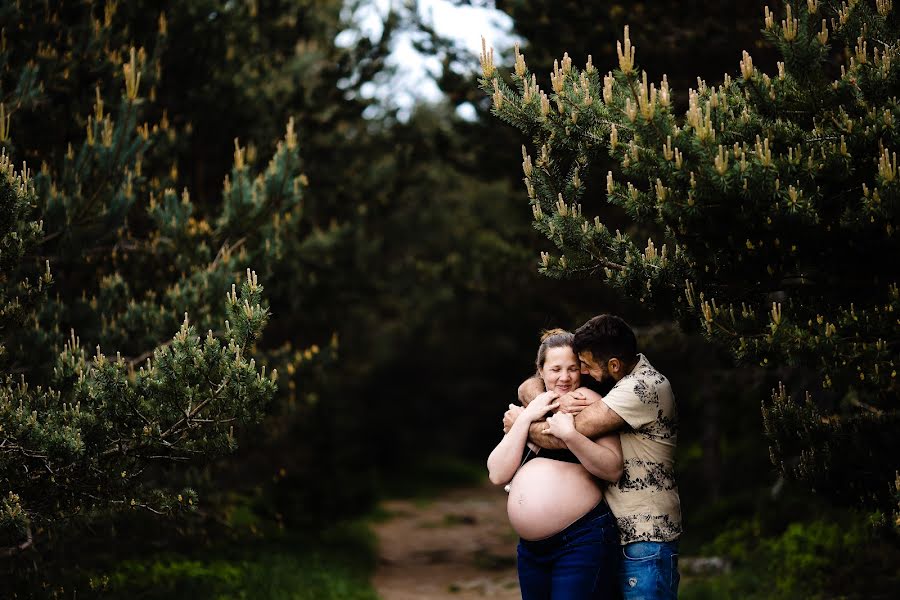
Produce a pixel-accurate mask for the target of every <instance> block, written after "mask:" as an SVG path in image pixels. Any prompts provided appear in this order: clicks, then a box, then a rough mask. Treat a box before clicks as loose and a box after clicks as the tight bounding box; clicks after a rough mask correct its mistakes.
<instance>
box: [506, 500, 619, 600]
mask: <svg viewBox="0 0 900 600" xmlns="http://www.w3.org/2000/svg"><path fill="white" fill-rule="evenodd" d="M619 553H620V550H619V532H618V529H616V520H615V518H614V517H613V516H612V513H611V512H609V507H608V506H607V505H606V502H602V501H601V502H600V504H598V505H597V506H596V507H594V508H593V509H591V511H590V512H588V513H587V514H586V515H584V516H583V517H581V518H580V519H578V520H577V521H575V522H574V523H572V524H571V525H569V526H568V527H566V528H565V529H563V530H562V531H560V532H559V533H557V534H555V535H552V536H550V537H549V538H545V539H543V540H536V541H529V540H519V552H518V554H519V560H518V562H519V587H520V588H521V591H522V600H589V599H598V600H599V599H603V600H607V599H610V598H619V581H618V577H617V574H618V570H619Z"/></svg>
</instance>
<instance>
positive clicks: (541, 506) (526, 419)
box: [487, 315, 681, 600]
mask: <svg viewBox="0 0 900 600" xmlns="http://www.w3.org/2000/svg"><path fill="white" fill-rule="evenodd" d="M587 375H590V377H586V376H587ZM604 384H605V385H606V386H607V389H608V386H609V385H612V389H609V391H607V392H606V394H605V395H603V396H602V397H601V396H600V394H598V393H597V392H596V391H594V390H592V389H590V386H594V387H596V386H598V385H601V386H602V385H604ZM519 400H520V401H521V402H522V406H517V405H512V404H511V405H510V407H509V410H508V411H507V412H506V414H505V415H504V417H503V431H504V432H505V435H504V437H503V439H502V440H501V441H500V443H499V444H497V447H496V448H494V450H493V451H492V452H491V455H490V456H489V457H488V463H487V464H488V471H489V474H490V479H491V481H492V482H493V483H495V484H497V485H506V484H509V485H507V491H508V492H509V499H508V502H507V512H508V514H509V520H510V523H511V524H512V526H513V528H514V529H515V530H516V532H517V533H518V534H519V536H520V541H519V546H518V569H519V585H520V587H521V591H522V598H523V600H582V599H593V598H598V599H599V598H604V599H605V598H623V599H624V600H639V599H641V600H644V599H647V600H649V599H666V600H668V599H670V598H676V597H677V595H678V581H679V576H678V537H679V536H680V534H681V504H680V501H679V499H678V487H677V486H676V485H675V471H674V459H675V444H676V441H677V433H678V415H677V411H676V407H675V398H674V396H673V395H672V388H671V386H670V385H669V381H668V379H666V378H665V377H664V376H663V375H661V374H660V373H659V371H657V370H656V369H654V368H653V366H652V365H651V364H650V363H649V362H648V361H647V358H646V357H645V356H644V355H643V354H638V352H637V340H636V338H635V335H634V332H633V331H632V330H631V328H630V327H629V326H628V324H627V323H625V321H623V320H622V319H620V318H619V317H616V316H613V315H599V316H596V317H594V318H592V319H591V320H590V321H588V322H587V323H585V324H584V325H582V326H581V327H579V328H578V330H576V331H575V333H574V334H572V333H569V332H567V331H562V330H559V329H557V330H554V331H549V332H546V333H545V334H544V336H543V339H542V340H541V345H540V347H539V349H538V354H537V374H536V375H535V376H534V377H532V378H531V379H529V380H527V381H526V382H524V383H523V384H522V385H521V386H520V387H519Z"/></svg>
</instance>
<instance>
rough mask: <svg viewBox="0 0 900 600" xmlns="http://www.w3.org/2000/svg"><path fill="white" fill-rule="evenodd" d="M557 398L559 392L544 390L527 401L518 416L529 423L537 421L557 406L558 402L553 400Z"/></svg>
mask: <svg viewBox="0 0 900 600" xmlns="http://www.w3.org/2000/svg"><path fill="white" fill-rule="evenodd" d="M557 398H559V394H558V393H556V392H544V393H543V394H541V395H539V396H538V397H537V398H535V399H534V400H532V401H531V402H529V403H528V406H526V407H525V410H523V411H522V414H521V415H520V416H521V417H522V418H525V419H528V421H529V422H531V423H533V422H535V421H538V420H540V419H541V418H542V417H543V416H544V415H545V414H547V413H548V412H550V411H551V410H553V409H555V408H557V407H558V406H559V402H556V401H555V400H556V399H557Z"/></svg>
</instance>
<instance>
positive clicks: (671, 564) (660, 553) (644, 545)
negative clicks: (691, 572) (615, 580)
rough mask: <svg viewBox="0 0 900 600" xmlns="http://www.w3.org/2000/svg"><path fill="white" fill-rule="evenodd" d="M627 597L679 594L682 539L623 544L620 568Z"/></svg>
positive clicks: (666, 598)
mask: <svg viewBox="0 0 900 600" xmlns="http://www.w3.org/2000/svg"><path fill="white" fill-rule="evenodd" d="M619 578H620V583H621V588H622V598H623V600H674V599H675V598H677V597H678V581H679V580H680V577H679V575H678V542H677V541H676V542H632V543H631V544H626V545H624V546H622V565H621V570H620V571H619Z"/></svg>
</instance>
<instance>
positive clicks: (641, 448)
mask: <svg viewBox="0 0 900 600" xmlns="http://www.w3.org/2000/svg"><path fill="white" fill-rule="evenodd" d="M574 349H575V352H577V353H578V357H579V359H580V360H581V365H582V373H585V374H589V375H591V377H593V378H594V379H596V380H597V381H598V382H599V383H601V384H603V383H606V382H614V384H615V385H613V387H612V389H611V390H610V391H609V393H607V394H606V395H605V396H603V398H602V400H601V401H600V402H596V403H593V404H591V403H589V402H588V401H587V400H586V399H585V398H584V397H582V396H580V395H578V394H575V393H571V392H570V393H569V394H566V395H565V396H563V397H562V398H560V410H564V411H566V412H571V413H576V416H575V428H576V429H577V430H578V431H579V432H581V433H582V434H584V435H585V436H587V437H589V438H593V439H596V438H597V437H599V436H602V435H604V434H607V433H610V432H613V431H618V432H619V435H620V438H621V440H622V454H623V458H624V463H625V467H624V472H623V474H622V477H621V478H620V479H619V481H618V482H617V483H616V484H610V485H609V486H608V488H607V490H606V501H607V503H608V504H609V507H610V509H611V510H612V513H613V515H615V517H616V521H617V523H618V526H619V533H620V536H621V538H620V543H621V544H622V554H623V561H622V566H621V569H620V584H621V588H622V595H623V597H624V599H625V600H629V599H638V598H640V599H645V598H646V599H649V598H654V599H655V598H659V599H666V600H668V599H670V598H676V597H677V595H678V582H679V575H678V538H679V536H680V535H681V503H680V500H679V498H678V487H677V486H676V484H675V470H674V463H675V445H676V442H677V429H678V416H677V411H676V406H675V398H674V396H673V395H672V387H671V386H670V385H669V381H668V379H666V378H665V377H664V376H663V375H661V374H660V373H659V371H657V370H656V369H654V368H653V367H652V366H651V365H650V363H649V362H648V361H647V359H646V357H644V355H643V354H638V352H637V340H636V338H635V335H634V332H633V331H632V330H631V328H630V327H629V326H628V324H627V323H625V321H623V320H622V319H620V318H619V317H616V316H613V315H599V316H596V317H594V318H592V319H591V320H590V321H588V322H587V323H585V324H584V325H582V326H581V327H580V328H578V330H577V331H576V332H575V342H574ZM543 391H544V390H543V386H542V385H541V383H540V381H539V380H537V381H536V380H535V379H529V380H528V381H526V382H525V383H523V384H522V386H520V388H519V398H520V400H522V401H523V403H526V404H527V403H528V402H530V401H531V400H532V399H534V398H535V397H536V396H537V395H538V394H539V393H541V392H543ZM519 410H521V409H518V410H516V409H515V408H512V409H511V410H510V411H508V412H507V415H506V416H505V417H504V427H505V428H508V427H509V426H510V425H511V424H512V422H513V421H514V420H515V417H516V416H517V414H518V411H519ZM529 437H530V439H531V441H533V442H534V443H535V444H537V445H538V446H541V447H542V448H565V444H564V443H563V442H562V441H561V440H560V439H559V438H557V437H555V436H553V435H550V434H549V429H547V427H546V424H545V423H543V422H536V423H533V424H532V427H531V431H530V435H529Z"/></svg>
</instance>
